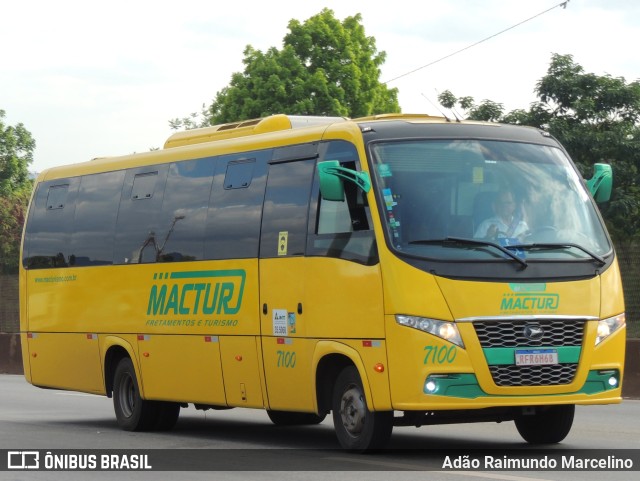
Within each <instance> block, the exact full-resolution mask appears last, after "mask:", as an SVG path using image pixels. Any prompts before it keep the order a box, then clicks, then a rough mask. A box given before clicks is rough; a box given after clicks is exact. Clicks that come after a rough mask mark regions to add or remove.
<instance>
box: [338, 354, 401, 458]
mask: <svg viewBox="0 0 640 481" xmlns="http://www.w3.org/2000/svg"><path fill="white" fill-rule="evenodd" d="M332 410H333V425H334V428H335V431H336V436H337V437H338V441H339V442H340V445H341V446H342V447H343V448H345V449H349V450H351V451H367V450H371V449H380V448H383V447H384V446H385V445H386V444H387V442H388V441H389V438H390V437H391V431H392V430H393V411H376V412H372V411H369V408H368V407H367V400H366V398H365V395H364V389H363V387H362V380H361V379H360V375H359V374H358V370H357V369H356V368H355V367H354V366H349V367H347V368H345V369H343V370H342V371H341V372H340V374H339V375H338V378H337V379H336V383H335V386H334V390H333V399H332Z"/></svg>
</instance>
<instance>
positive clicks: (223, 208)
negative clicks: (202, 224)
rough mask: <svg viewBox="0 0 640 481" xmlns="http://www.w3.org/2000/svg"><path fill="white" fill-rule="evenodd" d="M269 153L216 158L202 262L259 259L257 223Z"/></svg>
mask: <svg viewBox="0 0 640 481" xmlns="http://www.w3.org/2000/svg"><path fill="white" fill-rule="evenodd" d="M270 158H271V150H264V151H259V152H251V153H248V154H247V153H245V154H241V155H238V154H236V155H226V156H223V157H220V158H219V159H218V164H217V167H216V176H215V179H214V182H213V190H212V193H211V200H210V202H209V214H208V216H207V230H206V233H205V239H206V241H205V246H204V252H205V259H246V258H255V257H258V247H259V245H260V221H261V218H262V203H263V201H264V189H265V185H266V181H267V161H268V160H269V159H270Z"/></svg>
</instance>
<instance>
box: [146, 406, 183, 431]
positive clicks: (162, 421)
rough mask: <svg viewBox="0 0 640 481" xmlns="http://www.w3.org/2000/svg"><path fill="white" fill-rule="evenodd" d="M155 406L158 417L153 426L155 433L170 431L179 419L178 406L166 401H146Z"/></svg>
mask: <svg viewBox="0 0 640 481" xmlns="http://www.w3.org/2000/svg"><path fill="white" fill-rule="evenodd" d="M146 402H153V403H155V404H157V410H158V415H157V419H156V422H155V425H154V427H153V428H154V429H155V430H156V431H170V430H172V429H173V428H174V426H175V425H176V423H177V422H178V417H180V404H178V403H173V402H166V401H146Z"/></svg>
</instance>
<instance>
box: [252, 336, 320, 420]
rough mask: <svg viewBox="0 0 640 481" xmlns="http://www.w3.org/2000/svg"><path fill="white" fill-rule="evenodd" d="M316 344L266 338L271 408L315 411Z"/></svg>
mask: <svg viewBox="0 0 640 481" xmlns="http://www.w3.org/2000/svg"><path fill="white" fill-rule="evenodd" d="M315 345H316V341H315V340H313V339H295V338H291V337H290V338H284V337H264V338H263V339H262V350H263V356H264V371H265V377H266V379H267V390H268V395H269V408H270V409H274V410H281V411H303V412H310V411H314V410H315V396H314V394H313V392H312V386H311V383H312V381H313V380H314V379H315V373H313V372H312V366H311V361H312V356H313V352H314V348H315Z"/></svg>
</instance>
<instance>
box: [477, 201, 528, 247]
mask: <svg viewBox="0 0 640 481" xmlns="http://www.w3.org/2000/svg"><path fill="white" fill-rule="evenodd" d="M493 212H494V214H495V215H494V216H493V217H490V218H489V219H485V220H484V221H482V222H481V223H480V225H479V226H478V228H477V229H476V232H475V234H474V237H476V238H482V239H497V238H500V237H506V238H514V237H517V238H520V237H522V236H523V235H524V234H526V233H527V231H528V230H529V226H528V225H527V223H526V222H525V221H524V220H523V219H522V216H521V215H519V214H518V213H516V202H515V197H514V195H513V192H511V191H508V190H505V191H502V192H500V193H499V194H498V196H497V197H496V200H494V202H493Z"/></svg>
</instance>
